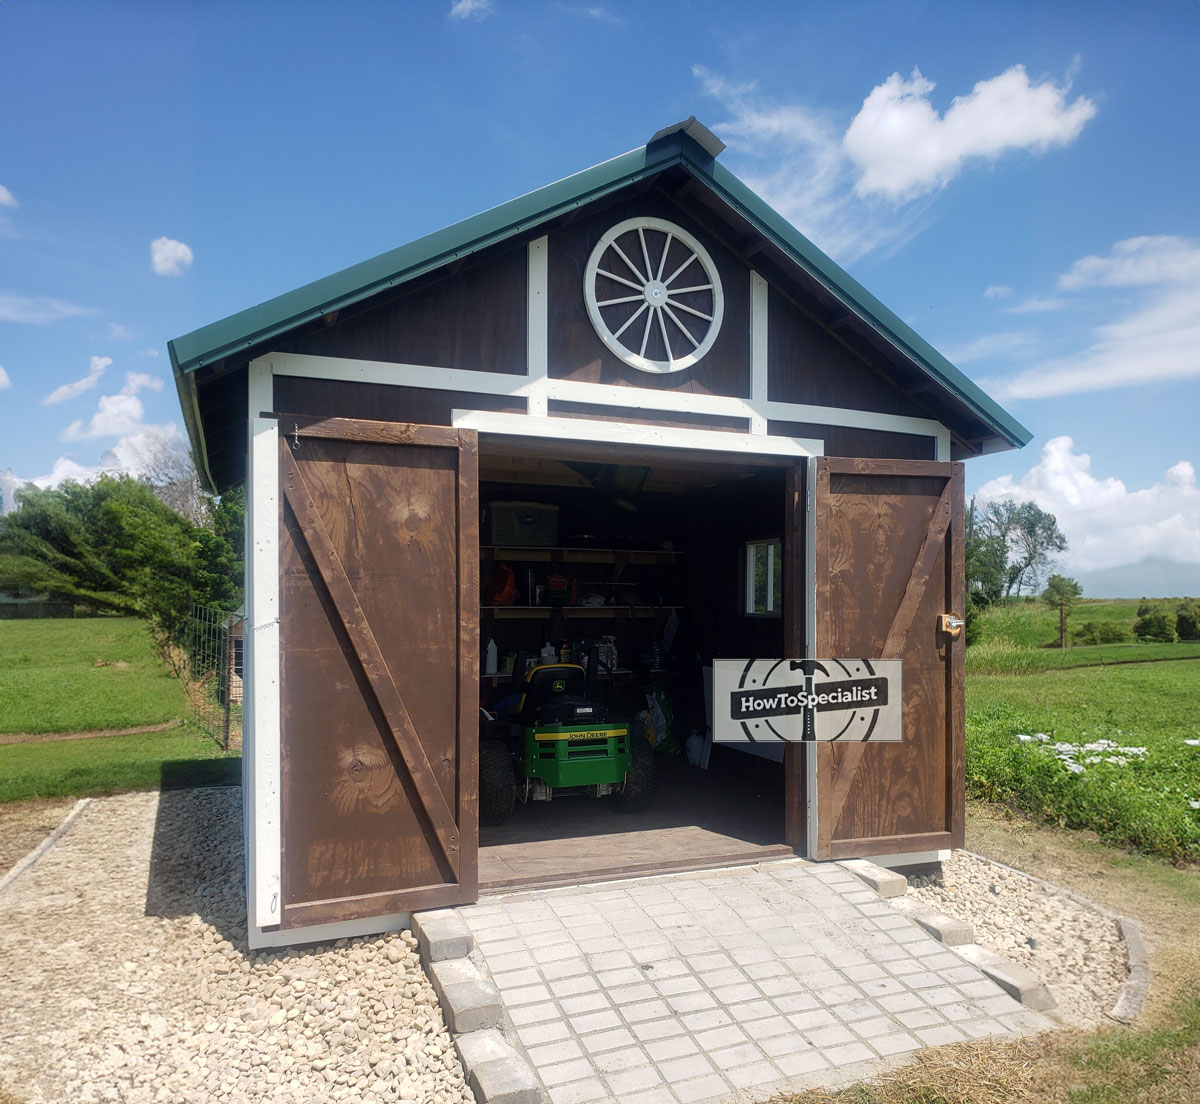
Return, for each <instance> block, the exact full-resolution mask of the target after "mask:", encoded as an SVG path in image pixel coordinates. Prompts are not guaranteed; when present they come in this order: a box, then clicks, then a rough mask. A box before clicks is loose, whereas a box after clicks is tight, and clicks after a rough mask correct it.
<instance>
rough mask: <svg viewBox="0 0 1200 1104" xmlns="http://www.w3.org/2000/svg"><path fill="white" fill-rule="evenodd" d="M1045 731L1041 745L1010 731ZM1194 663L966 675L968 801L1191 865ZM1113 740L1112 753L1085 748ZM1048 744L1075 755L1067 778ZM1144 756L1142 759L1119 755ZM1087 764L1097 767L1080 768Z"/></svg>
mask: <svg viewBox="0 0 1200 1104" xmlns="http://www.w3.org/2000/svg"><path fill="white" fill-rule="evenodd" d="M1038 733H1044V734H1046V735H1047V736H1049V737H1050V740H1048V741H1045V742H1039V741H1032V742H1022V741H1020V740H1019V739H1018V738H1017V737H1018V734H1025V735H1026V736H1035V735H1036V734H1038ZM1188 739H1193V740H1194V739H1200V663H1191V662H1164V663H1155V664H1137V665H1130V666H1123V667H1104V668H1099V667H1089V668H1080V669H1075V670H1062V671H1036V672H1032V673H1024V674H1017V675H980V674H972V675H971V677H970V678H968V679H967V793H968V794H969V795H970V796H973V797H979V798H982V799H984V800H987V801H994V802H1001V803H1005V804H1010V805H1013V806H1015V807H1017V808H1020V809H1022V810H1024V811H1026V812H1028V813H1031V814H1033V815H1034V816H1037V817H1040V818H1043V819H1045V820H1049V821H1053V822H1056V823H1058V824H1061V825H1063V826H1065V827H1069V828H1091V829H1093V830H1094V831H1096V832H1097V833H1098V834H1099V835H1100V836H1101V837H1102V838H1103V839H1105V840H1108V841H1109V842H1113V843H1119V844H1122V845H1126V846H1131V847H1134V848H1137V849H1138V850H1141V851H1144V852H1147V853H1149V854H1156V855H1162V856H1164V857H1166V858H1168V859H1171V860H1173V861H1183V860H1191V861H1197V860H1200V809H1194V808H1192V807H1191V806H1190V804H1189V802H1191V801H1200V747H1191V746H1188V745H1187V744H1185V743H1184V741H1185V740H1188ZM1097 741H1111V742H1113V743H1115V744H1116V745H1118V749H1117V750H1116V751H1112V752H1110V751H1105V750H1101V749H1096V748H1093V749H1091V750H1088V749H1087V748H1086V747H1085V745H1088V744H1095V743H1096V742H1097ZM1055 744H1060V745H1061V744H1071V745H1074V746H1075V747H1077V748H1079V749H1080V750H1079V751H1077V752H1076V753H1075V754H1074V755H1073V756H1072V758H1073V759H1074V760H1075V762H1077V763H1079V764H1081V765H1082V766H1083V770H1082V771H1080V772H1078V773H1073V772H1072V771H1071V770H1070V769H1068V767H1067V766H1066V764H1065V763H1064V762H1063V760H1062V759H1061V758H1060V757H1059V756H1058V755H1056V753H1055V748H1054V745H1055ZM1136 747H1144V748H1145V749H1146V751H1145V753H1144V755H1141V754H1137V753H1132V752H1130V753H1126V754H1125V755H1124V756H1123V757H1124V758H1125V759H1126V760H1127V762H1125V763H1119V762H1116V761H1114V759H1115V758H1116V757H1119V756H1121V749H1123V748H1136ZM1089 758H1096V759H1099V760H1100V761H1098V762H1087V760H1088V759H1089Z"/></svg>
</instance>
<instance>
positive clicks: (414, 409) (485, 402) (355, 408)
mask: <svg viewBox="0 0 1200 1104" xmlns="http://www.w3.org/2000/svg"><path fill="white" fill-rule="evenodd" d="M274 396H275V399H274V402H275V409H276V410H287V411H290V412H291V413H294V414H307V415H310V416H312V417H319V418H365V419H370V420H372V421H379V422H409V423H413V424H417V425H440V426H448V425H450V412H451V411H452V410H497V411H501V412H503V413H509V414H524V413H525V400H524V399H510V398H508V397H507V396H505V395H478V394H476V393H475V392H472V391H437V390H434V389H433V388H432V387H395V386H392V385H391V384H386V383H347V382H346V381H344V380H324V379H309V378H307V377H302V376H276V377H275V387H274ZM255 413H256V414H257V413H258V411H255Z"/></svg>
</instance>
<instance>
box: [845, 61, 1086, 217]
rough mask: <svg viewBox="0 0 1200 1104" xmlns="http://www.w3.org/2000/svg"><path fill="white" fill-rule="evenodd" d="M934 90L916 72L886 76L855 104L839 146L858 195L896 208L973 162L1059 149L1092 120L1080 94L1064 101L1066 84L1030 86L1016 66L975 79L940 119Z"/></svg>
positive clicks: (1047, 83) (1021, 66)
mask: <svg viewBox="0 0 1200 1104" xmlns="http://www.w3.org/2000/svg"><path fill="white" fill-rule="evenodd" d="M934 87H935V85H934V83H933V82H932V81H930V80H926V79H925V77H923V76H922V75H921V72H920V70H919V69H914V70H913V72H912V76H911V77H910V78H909V79H908V80H907V81H906V80H905V79H904V78H903V77H901V76H900V74H899V73H893V74H892V75H891V76H890V77H888V79H887V80H886V81H884V82H883V84H881V85H879V86H877V87H876V88H874V89H872V91H871V93H870V94H869V95H868V96H867V98H866V99H865V100H864V101H863V105H862V110H860V111H859V113H858V114H857V115H856V116H855V117H854V120H853V121H852V122H851V124H850V126H849V128H848V129H847V131H846V135H845V138H844V140H843V144H844V146H845V149H846V153H847V154H848V155H849V156H850V158H851V159H852V160H853V161H854V163H855V164H856V165H857V166H858V168H859V169H860V171H861V174H862V175H861V176H860V178H859V180H858V183H857V184H856V185H855V190H856V191H857V192H858V193H859V194H860V195H882V196H886V197H887V198H888V199H890V200H892V201H893V202H897V203H900V202H904V201H905V200H909V199H912V198H914V197H915V196H920V195H924V194H926V193H928V192H931V191H934V190H936V189H937V188H940V187H942V186H943V185H945V184H947V183H948V182H949V181H951V180H953V179H954V178H955V177H956V176H958V174H959V173H960V172H962V169H963V165H964V163H965V162H967V161H969V160H971V159H973V158H981V159H984V160H992V161H994V160H997V159H998V158H1000V157H1002V156H1003V155H1004V154H1006V153H1008V152H1010V151H1013V150H1028V151H1032V152H1037V153H1041V152H1044V151H1046V150H1049V149H1052V148H1053V147H1055V146H1064V145H1067V144H1068V143H1070V142H1073V141H1074V140H1075V139H1076V138H1077V137H1078V136H1079V133H1080V131H1081V130H1082V129H1083V127H1084V125H1085V124H1086V123H1087V122H1088V120H1089V119H1091V118H1092V117H1093V116H1094V115H1095V114H1096V105H1095V104H1094V103H1093V102H1092V101H1091V100H1089V99H1088V98H1087V97H1086V96H1079V97H1077V98H1076V99H1075V100H1074V101H1073V102H1072V103H1068V102H1067V94H1068V92H1069V91H1070V88H1069V85H1063V86H1059V85H1056V84H1054V83H1053V82H1051V81H1049V80H1046V81H1043V82H1042V83H1040V84H1036V85H1034V84H1030V82H1029V76H1028V74H1027V73H1026V72H1025V67H1024V66H1023V65H1014V66H1012V67H1011V68H1010V69H1007V70H1005V71H1004V72H1003V73H1001V74H1000V75H999V76H998V77H992V78H990V79H989V80H982V81H979V82H978V83H977V84H976V85H975V87H974V88H973V89H972V90H971V92H970V93H969V94H967V95H966V96H956V97H955V98H954V100H953V102H952V103H951V104H950V107H949V108H948V109H947V111H946V113H945V115H939V114H938V113H937V111H936V109H935V108H934V107H933V105H932V104H931V103H930V102H929V94H930V93H931V92H932V91H933V89H934Z"/></svg>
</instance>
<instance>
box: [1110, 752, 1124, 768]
mask: <svg viewBox="0 0 1200 1104" xmlns="http://www.w3.org/2000/svg"><path fill="white" fill-rule="evenodd" d="M1109 762H1110V763H1115V764H1116V765H1117V766H1118V767H1123V766H1125V764H1126V763H1128V762H1129V760H1128V759H1126V758H1125V756H1124V755H1114V756H1113V757H1112V758H1111V759H1110V760H1109Z"/></svg>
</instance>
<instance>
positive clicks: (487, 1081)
mask: <svg viewBox="0 0 1200 1104" xmlns="http://www.w3.org/2000/svg"><path fill="white" fill-rule="evenodd" d="M467 1084H468V1085H470V1086H471V1091H472V1092H473V1093H474V1094H475V1099H476V1100H477V1101H479V1104H542V1102H543V1101H544V1100H545V1099H546V1094H545V1092H544V1090H543V1089H542V1086H541V1085H539V1084H538V1079H537V1077H536V1076H535V1075H534V1072H533V1070H531V1069H530V1068H529V1064H528V1063H527V1062H523V1061H522V1060H521V1059H520V1058H518V1057H517V1056H516V1054H514V1055H513V1056H512V1057H511V1058H500V1059H497V1060H496V1061H494V1062H485V1063H484V1064H483V1065H481V1066H476V1067H475V1068H474V1069H473V1070H471V1072H470V1074H468V1075H467Z"/></svg>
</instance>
